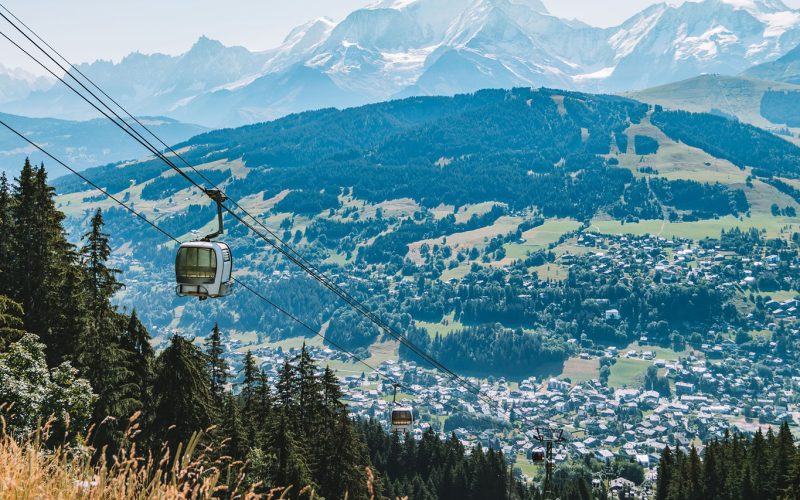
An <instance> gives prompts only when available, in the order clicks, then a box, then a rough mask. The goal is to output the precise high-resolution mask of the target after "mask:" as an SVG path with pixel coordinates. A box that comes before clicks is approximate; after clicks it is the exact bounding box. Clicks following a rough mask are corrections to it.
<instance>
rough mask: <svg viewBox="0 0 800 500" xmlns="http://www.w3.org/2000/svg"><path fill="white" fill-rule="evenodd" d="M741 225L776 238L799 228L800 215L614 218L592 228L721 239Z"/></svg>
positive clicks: (607, 232) (597, 230) (606, 230)
mask: <svg viewBox="0 0 800 500" xmlns="http://www.w3.org/2000/svg"><path fill="white" fill-rule="evenodd" d="M734 227H738V228H740V229H742V230H747V229H750V228H752V227H754V228H756V229H764V230H766V232H767V234H766V235H767V237H769V238H777V237H779V236H781V230H782V229H784V228H786V229H788V230H789V232H790V231H797V230H798V229H800V218H797V217H773V216H771V215H766V214H757V215H754V216H753V217H744V218H742V219H741V220H740V219H738V218H736V217H733V216H726V217H720V218H719V219H709V220H702V221H696V222H669V221H664V220H643V221H640V222H635V223H628V224H622V223H621V222H620V221H614V220H597V219H596V220H593V221H592V225H591V227H590V228H589V231H594V232H599V233H603V234H634V235H643V234H653V235H657V236H663V237H665V238H673V237H680V238H691V239H694V240H699V239H702V238H705V237H714V238H718V237H719V234H720V232H721V231H722V230H723V229H725V230H729V229H733V228H734Z"/></svg>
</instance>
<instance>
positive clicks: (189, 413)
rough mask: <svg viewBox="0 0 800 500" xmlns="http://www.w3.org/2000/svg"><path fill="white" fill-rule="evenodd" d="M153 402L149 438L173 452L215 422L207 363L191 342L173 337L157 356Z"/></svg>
mask: <svg viewBox="0 0 800 500" xmlns="http://www.w3.org/2000/svg"><path fill="white" fill-rule="evenodd" d="M153 399H154V403H155V409H154V415H153V416H154V418H153V427H152V430H151V435H152V437H153V438H154V439H156V440H163V441H166V442H167V443H168V445H169V446H170V447H171V448H172V449H173V450H174V449H175V447H176V446H177V444H179V443H185V442H186V441H188V440H189V438H190V437H191V436H192V434H193V433H195V432H198V431H204V430H206V429H207V428H208V427H209V426H211V424H212V423H213V422H214V421H215V419H216V414H215V411H214V410H215V403H214V395H213V394H212V392H211V377H210V376H209V373H208V359H207V357H206V355H205V354H204V353H203V352H202V351H201V350H200V349H198V348H197V347H196V346H195V345H194V344H193V343H192V342H189V341H188V340H186V339H184V338H183V337H180V336H178V335H175V336H174V337H172V341H171V342H170V345H169V347H167V348H166V349H164V351H163V352H162V353H161V354H160V355H159V356H158V359H157V360H156V370H155V380H154V383H153ZM156 444H157V443H156Z"/></svg>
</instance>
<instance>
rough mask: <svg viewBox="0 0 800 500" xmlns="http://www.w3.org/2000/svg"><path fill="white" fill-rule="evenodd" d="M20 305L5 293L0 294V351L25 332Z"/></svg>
mask: <svg viewBox="0 0 800 500" xmlns="http://www.w3.org/2000/svg"><path fill="white" fill-rule="evenodd" d="M22 315H23V313H22V306H21V305H19V304H18V303H16V302H14V301H13V300H11V299H9V298H8V297H6V296H5V295H0V352H2V351H3V350H4V349H5V348H7V347H8V346H9V345H10V344H11V343H12V342H16V341H17V340H19V339H20V338H22V335H23V334H24V333H25V331H24V330H23V328H24V327H25V325H24V324H23V321H22Z"/></svg>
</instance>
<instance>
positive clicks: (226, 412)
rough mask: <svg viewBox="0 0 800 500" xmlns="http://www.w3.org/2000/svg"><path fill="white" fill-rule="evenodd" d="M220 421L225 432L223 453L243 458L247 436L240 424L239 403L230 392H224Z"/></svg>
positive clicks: (245, 453) (245, 451)
mask: <svg viewBox="0 0 800 500" xmlns="http://www.w3.org/2000/svg"><path fill="white" fill-rule="evenodd" d="M223 397H224V403H223V410H222V421H221V423H220V429H221V431H222V432H223V433H224V434H225V438H226V440H227V441H226V443H225V447H224V449H223V452H224V454H225V455H227V456H230V457H233V458H234V459H236V460H243V459H244V458H245V456H246V455H247V451H248V446H247V436H246V435H245V430H244V427H243V426H242V419H241V414H240V413H241V412H240V409H239V403H238V401H237V400H236V398H235V397H234V396H233V394H231V393H225V394H224V396H223Z"/></svg>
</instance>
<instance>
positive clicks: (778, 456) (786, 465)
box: [771, 422, 796, 492]
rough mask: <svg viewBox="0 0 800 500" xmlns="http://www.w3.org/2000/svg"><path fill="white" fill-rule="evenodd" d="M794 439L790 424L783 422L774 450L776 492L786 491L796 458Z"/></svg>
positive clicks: (773, 471)
mask: <svg viewBox="0 0 800 500" xmlns="http://www.w3.org/2000/svg"><path fill="white" fill-rule="evenodd" d="M795 454H796V452H795V447H794V438H793V437H792V431H791V430H790V429H789V424H788V423H787V422H783V423H782V424H781V427H780V430H778V436H777V443H776V445H775V446H774V448H773V457H772V463H773V465H772V467H771V469H772V474H773V476H774V478H775V491H776V492H781V491H784V490H785V489H786V488H787V486H788V483H787V480H788V477H789V472H790V469H791V468H792V465H793V462H794V456H795Z"/></svg>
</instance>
